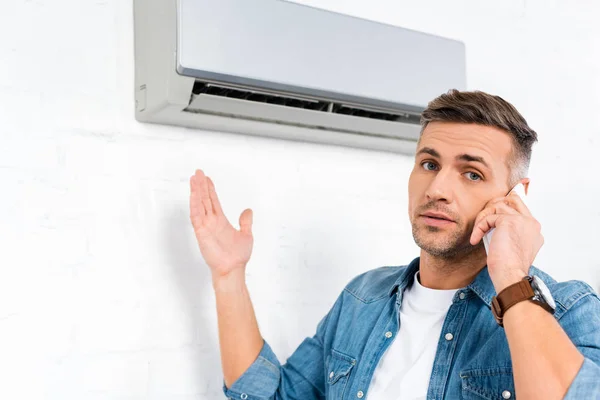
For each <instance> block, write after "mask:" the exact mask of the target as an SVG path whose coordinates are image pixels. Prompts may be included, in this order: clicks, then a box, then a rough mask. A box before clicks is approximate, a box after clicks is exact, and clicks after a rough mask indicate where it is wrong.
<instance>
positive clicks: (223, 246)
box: [190, 170, 254, 276]
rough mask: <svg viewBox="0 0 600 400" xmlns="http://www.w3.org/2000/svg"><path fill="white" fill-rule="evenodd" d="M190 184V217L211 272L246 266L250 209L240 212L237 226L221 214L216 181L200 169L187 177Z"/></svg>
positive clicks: (250, 238) (218, 273)
mask: <svg viewBox="0 0 600 400" xmlns="http://www.w3.org/2000/svg"><path fill="white" fill-rule="evenodd" d="M190 188H191V194H190V219H191V222H192V226H193V227H194V233H195V234H196V240H197V241H198V245H199V247H200V252H201V253H202V257H204V260H205V261H206V263H207V264H208V266H209V267H210V269H211V271H212V273H213V276H215V275H216V276H225V275H227V274H228V273H230V272H231V271H233V270H235V269H238V268H245V267H246V264H247V263H248V260H249V259H250V255H251V254H252V246H253V243H254V239H253V236H252V210H250V209H246V210H244V212H242V214H241V215H240V221H239V222H240V230H237V229H235V228H234V227H233V226H232V225H231V223H230V222H229V221H228V220H227V218H226V217H225V214H223V210H222V209H221V204H220V202H219V199H218V197H217V192H216V191H215V185H214V183H213V182H212V180H211V179H210V178H209V177H207V176H206V175H204V172H203V171H202V170H197V171H196V173H195V174H194V175H193V176H192V177H191V178H190Z"/></svg>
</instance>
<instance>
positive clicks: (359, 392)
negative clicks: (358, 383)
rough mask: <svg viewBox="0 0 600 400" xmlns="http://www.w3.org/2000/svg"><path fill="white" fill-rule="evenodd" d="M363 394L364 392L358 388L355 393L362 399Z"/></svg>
mask: <svg viewBox="0 0 600 400" xmlns="http://www.w3.org/2000/svg"><path fill="white" fill-rule="evenodd" d="M364 395H365V394H364V393H363V392H362V390H359V391H358V393H356V397H358V398H359V399H362V398H363V396H364Z"/></svg>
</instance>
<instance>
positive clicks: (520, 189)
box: [483, 182, 527, 254]
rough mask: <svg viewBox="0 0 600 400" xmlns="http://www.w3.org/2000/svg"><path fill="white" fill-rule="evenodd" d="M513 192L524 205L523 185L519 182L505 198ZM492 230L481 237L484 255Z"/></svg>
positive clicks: (487, 250)
mask: <svg viewBox="0 0 600 400" xmlns="http://www.w3.org/2000/svg"><path fill="white" fill-rule="evenodd" d="M512 192H515V193H517V194H518V195H519V197H520V198H521V200H523V203H525V197H526V196H527V194H526V193H525V186H524V185H523V183H522V182H520V183H519V184H517V186H515V187H514V188H512V190H511V191H510V192H508V194H507V196H508V195H509V194H510V193H512ZM525 205H527V203H525ZM494 229H495V228H492V229H490V230H489V231H488V233H486V234H485V235H484V236H483V245H484V246H485V254H489V252H490V251H489V248H490V243H491V242H492V235H493V234H494Z"/></svg>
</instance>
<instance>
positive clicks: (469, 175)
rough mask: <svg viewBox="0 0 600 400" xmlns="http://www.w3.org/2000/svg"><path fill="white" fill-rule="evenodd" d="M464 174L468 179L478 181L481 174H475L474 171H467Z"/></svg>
mask: <svg viewBox="0 0 600 400" xmlns="http://www.w3.org/2000/svg"><path fill="white" fill-rule="evenodd" d="M465 176H466V177H467V179H468V180H470V181H480V180H481V179H482V178H481V175H479V174H476V173H475V172H467V173H466V174H465Z"/></svg>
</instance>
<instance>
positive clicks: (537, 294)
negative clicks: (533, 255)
mask: <svg viewBox="0 0 600 400" xmlns="http://www.w3.org/2000/svg"><path fill="white" fill-rule="evenodd" d="M525 300H531V301H533V302H534V303H535V304H538V305H540V306H542V307H543V308H544V309H545V310H546V311H548V312H549V313H550V314H554V310H555V309H556V303H555V302H554V299H553V298H552V294H551V293H550V290H548V287H547V286H546V284H545V283H544V281H542V280H541V279H540V278H538V277H537V276H526V277H524V278H523V280H521V281H519V282H517V283H515V284H513V285H510V286H509V287H507V288H506V289H504V290H502V291H501V292H500V293H498V295H497V296H494V297H493V298H492V313H493V314H494V318H495V319H496V322H497V323H498V325H500V326H504V325H503V324H502V318H503V317H504V314H505V313H506V311H507V310H508V309H509V308H511V307H512V306H514V305H515V304H517V303H519V302H521V301H525Z"/></svg>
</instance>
